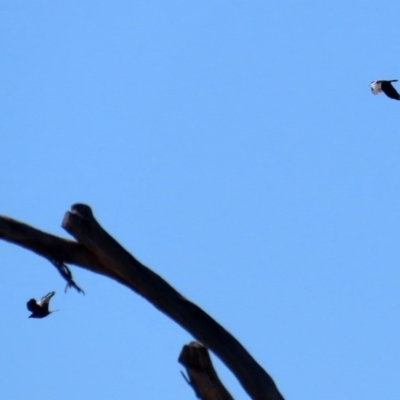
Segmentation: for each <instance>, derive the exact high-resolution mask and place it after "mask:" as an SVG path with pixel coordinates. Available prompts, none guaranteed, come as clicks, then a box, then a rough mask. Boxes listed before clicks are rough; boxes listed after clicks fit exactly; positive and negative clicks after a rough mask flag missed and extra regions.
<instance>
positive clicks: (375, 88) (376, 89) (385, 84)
mask: <svg viewBox="0 0 400 400" xmlns="http://www.w3.org/2000/svg"><path fill="white" fill-rule="evenodd" d="M392 82H397V79H392V80H391V81H385V80H380V81H372V82H371V84H370V85H369V86H370V88H371V90H372V93H373V94H379V93H381V92H383V93H385V94H386V96H388V97H390V98H391V99H394V100H400V94H398V93H397V90H396V89H395V88H394V87H393V85H392Z"/></svg>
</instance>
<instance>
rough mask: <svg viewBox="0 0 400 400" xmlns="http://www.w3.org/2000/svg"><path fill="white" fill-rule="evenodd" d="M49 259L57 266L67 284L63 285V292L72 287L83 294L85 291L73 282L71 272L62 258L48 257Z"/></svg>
mask: <svg viewBox="0 0 400 400" xmlns="http://www.w3.org/2000/svg"><path fill="white" fill-rule="evenodd" d="M49 261H50V262H51V263H52V264H53V265H54V266H55V267H56V268H57V271H58V272H59V273H60V275H61V276H62V277H63V278H64V279H65V281H66V282H67V285H66V286H65V292H66V291H67V289H68V288H70V287H73V288H75V289H76V290H77V291H78V293H83V294H85V292H84V291H83V290H82V289H81V288H80V287H79V286H78V285H77V284H76V283H75V281H74V279H73V278H72V272H71V271H70V270H69V268H68V267H67V265H66V264H64V262H63V261H62V260H56V259H54V258H49Z"/></svg>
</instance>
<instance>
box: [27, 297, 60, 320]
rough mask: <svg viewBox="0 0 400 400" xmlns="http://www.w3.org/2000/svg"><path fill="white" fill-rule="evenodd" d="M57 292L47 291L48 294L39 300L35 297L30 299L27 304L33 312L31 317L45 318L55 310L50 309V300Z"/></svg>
mask: <svg viewBox="0 0 400 400" xmlns="http://www.w3.org/2000/svg"><path fill="white" fill-rule="evenodd" d="M55 294H56V292H50V293H47V294H46V296H43V297H42V298H41V299H40V300H39V301H36V300H35V299H30V300H29V301H28V302H27V303H26V306H27V308H28V310H29V311H30V312H31V313H32V314H31V315H30V316H29V318H44V317H47V316H48V315H49V314H50V313H52V312H54V311H58V310H54V311H49V302H50V299H51V298H52V297H53V296H54V295H55Z"/></svg>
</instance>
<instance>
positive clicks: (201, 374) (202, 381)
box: [178, 342, 233, 400]
mask: <svg viewBox="0 0 400 400" xmlns="http://www.w3.org/2000/svg"><path fill="white" fill-rule="evenodd" d="M178 361H179V362H180V363H181V364H182V365H183V366H184V367H185V368H186V371H187V374H188V376H189V379H187V378H186V376H185V375H183V374H182V375H183V376H184V378H185V380H186V381H187V383H188V384H189V385H190V386H191V387H192V388H193V390H194V392H195V394H196V396H197V398H199V399H202V400H233V397H232V396H231V394H230V393H229V392H228V391H227V390H226V388H225V386H224V385H223V384H222V382H221V381H220V380H219V378H218V375H217V373H216V372H215V369H214V367H213V365H212V362H211V358H210V355H209V354H208V351H207V348H206V347H204V346H203V345H201V344H200V343H198V342H191V343H189V344H188V345H185V346H183V348H182V351H181V354H180V355H179V359H178Z"/></svg>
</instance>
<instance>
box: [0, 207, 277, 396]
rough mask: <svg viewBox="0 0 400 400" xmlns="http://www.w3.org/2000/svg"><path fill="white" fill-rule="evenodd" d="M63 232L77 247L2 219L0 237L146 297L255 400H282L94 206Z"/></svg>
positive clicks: (74, 215)
mask: <svg viewBox="0 0 400 400" xmlns="http://www.w3.org/2000/svg"><path fill="white" fill-rule="evenodd" d="M62 227H63V228H64V229H65V230H66V231H67V232H68V233H70V234H71V235H72V236H73V237H74V238H75V239H76V240H77V242H73V241H70V240H66V239H62V238H59V237H57V236H54V235H50V234H47V233H45V232H42V231H39V230H37V229H35V228H32V227H30V226H28V225H26V224H23V223H20V222H18V221H15V220H12V219H10V218H7V217H0V238H2V239H4V240H7V241H9V242H12V243H15V244H18V245H20V246H22V247H24V248H26V249H29V250H32V251H34V252H35V253H37V254H39V255H41V256H43V257H45V258H47V259H53V260H58V261H59V262H63V263H67V264H74V265H77V266H80V267H83V268H86V269H88V270H90V271H93V272H96V273H99V274H102V275H106V276H109V277H110V278H112V279H115V280H116V281H118V282H119V283H121V284H123V285H125V286H127V287H129V288H131V289H132V290H134V291H135V292H136V293H138V294H140V295H141V296H143V297H145V298H146V299H147V300H148V301H149V302H150V303H152V304H153V305H154V306H155V307H156V308H157V309H159V310H160V311H162V312H163V313H164V314H166V315H167V316H169V317H170V318H171V319H173V320H174V321H175V322H177V323H178V324H179V325H180V326H182V327H183V328H184V329H186V330H187V331H188V332H189V333H191V334H192V335H193V337H194V338H196V339H197V340H198V341H199V342H201V343H203V344H204V345H205V346H206V347H207V348H209V349H210V350H212V351H213V352H214V353H215V354H216V355H217V356H218V357H219V358H220V359H221V360H222V361H223V362H224V363H225V365H226V366H227V367H228V368H229V369H230V370H231V371H232V372H233V374H234V375H235V376H236V378H237V379H238V380H239V382H240V384H241V385H242V386H243V388H244V390H245V391H246V392H247V393H248V395H249V396H250V397H251V398H252V399H254V400H283V397H282V395H281V394H280V393H279V391H278V389H277V387H276V385H275V383H274V381H273V380H272V378H271V377H270V376H269V375H268V373H267V372H266V371H265V370H264V369H263V368H262V367H261V366H260V365H259V364H258V363H257V362H256V361H255V360H254V359H253V357H252V356H251V355H250V354H249V353H248V352H247V351H246V349H245V348H244V347H243V346H242V345H241V344H240V343H239V342H238V341H237V340H236V339H235V338H234V337H233V336H232V335H231V334H230V333H229V332H227V331H226V330H225V329H224V328H223V327H222V326H221V325H219V324H218V323H217V322H216V321H215V320H214V319H212V318H211V317H210V316H209V315H208V314H206V313H205V312H204V311H203V310H202V309H201V308H200V307H198V306H197V305H196V304H194V303H192V302H191V301H189V300H188V299H186V298H184V297H183V296H182V295H181V294H179V293H178V292H177V291H176V290H175V289H174V288H173V287H172V286H170V285H169V284H168V283H167V282H166V281H164V280H163V279H162V278H161V277H160V276H159V275H157V274H155V273H154V272H153V271H151V270H150V269H149V268H147V267H146V266H144V265H143V264H141V263H140V262H139V261H138V260H136V259H135V258H134V257H133V256H132V255H131V254H129V253H128V252H127V251H126V250H125V249H124V248H123V247H122V246H121V245H120V244H119V243H118V242H117V241H116V240H115V239H113V238H112V237H111V236H110V235H109V234H108V233H107V232H106V231H105V230H104V229H103V228H102V227H101V226H100V224H99V223H98V222H97V221H96V220H95V218H94V216H93V213H92V210H91V209H90V207H88V206H86V205H84V204H76V205H74V206H72V208H71V211H70V212H67V213H66V215H65V217H64V220H63V222H62Z"/></svg>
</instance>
